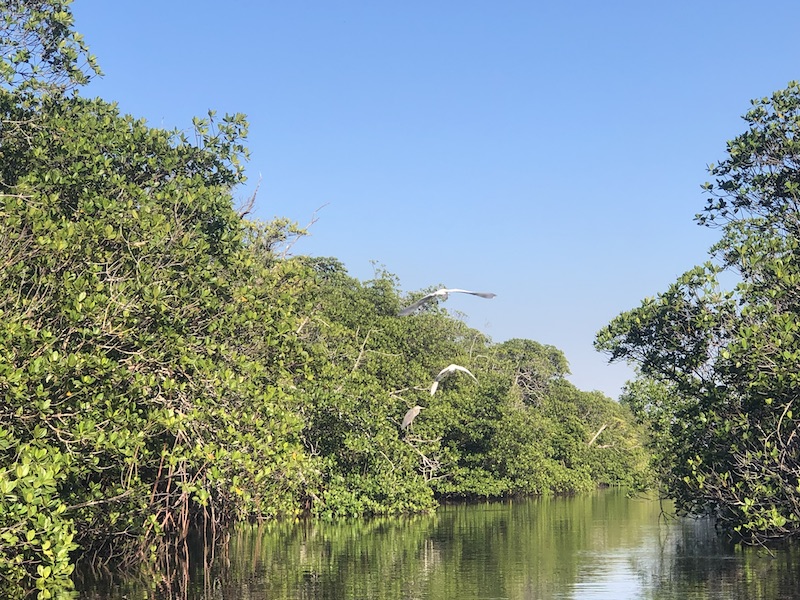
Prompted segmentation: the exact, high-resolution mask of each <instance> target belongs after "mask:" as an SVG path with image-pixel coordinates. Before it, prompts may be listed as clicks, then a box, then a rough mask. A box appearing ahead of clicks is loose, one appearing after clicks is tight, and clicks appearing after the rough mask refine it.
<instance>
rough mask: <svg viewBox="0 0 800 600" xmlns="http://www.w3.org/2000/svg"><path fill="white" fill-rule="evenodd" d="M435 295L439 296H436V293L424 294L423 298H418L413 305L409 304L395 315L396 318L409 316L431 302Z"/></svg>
mask: <svg viewBox="0 0 800 600" xmlns="http://www.w3.org/2000/svg"><path fill="white" fill-rule="evenodd" d="M437 295H440V294H438V291H437V292H433V293H431V294H426V295H425V296H423V297H422V298H420V299H419V300H417V301H416V302H414V303H413V304H409V305H408V306H406V307H405V308H404V309H403V310H401V311H400V312H399V313H397V316H398V317H405V316H406V315H410V314H411V313H413V312H414V311H415V310H417V309H418V308H419V307H420V306H422V305H423V304H425V303H426V302H429V301H430V300H431V298H433V297H434V296H437Z"/></svg>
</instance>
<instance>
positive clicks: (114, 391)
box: [0, 92, 307, 582]
mask: <svg viewBox="0 0 800 600" xmlns="http://www.w3.org/2000/svg"><path fill="white" fill-rule="evenodd" d="M0 107H2V112H1V113H0V118H1V119H2V120H3V123H4V124H8V125H9V126H8V127H5V126H4V127H3V128H2V135H3V138H2V143H0V154H2V162H1V164H2V166H0V173H1V175H0V181H1V182H2V192H3V196H2V199H1V200H0V201H1V203H0V226H1V227H2V229H3V232H4V235H3V237H2V239H1V240H0V254H2V256H3V259H2V262H0V317H2V318H1V320H0V357H1V358H0V391H1V392H2V394H3V396H4V397H5V401H4V402H3V404H2V405H0V422H2V423H5V424H8V425H7V427H8V428H9V429H8V439H10V440H13V442H11V443H9V444H8V445H7V446H6V447H5V448H2V449H0V454H2V455H4V459H3V461H2V464H15V462H16V463H18V462H20V461H22V460H24V458H25V456H26V455H25V454H24V453H23V450H24V449H25V448H27V447H28V446H33V445H34V444H36V454H35V456H36V457H37V461H38V463H37V465H40V467H39V466H37V468H41V469H42V470H43V473H45V474H49V475H47V476H45V475H38V474H37V475H36V476H37V477H38V478H39V479H36V480H31V481H30V482H27V480H25V479H24V478H22V476H18V477H17V480H19V483H16V484H14V485H16V486H17V488H16V489H17V491H18V492H19V491H21V490H23V489H24V490H26V493H28V491H27V490H29V489H30V490H32V491H30V494H32V493H34V492H35V493H36V494H38V496H37V497H41V501H40V504H41V507H42V508H41V510H40V514H42V515H44V516H42V517H41V518H40V517H39V516H37V515H36V514H33V515H29V516H28V517H26V519H29V520H30V519H39V520H37V521H36V524H37V527H39V528H40V529H41V531H39V530H38V529H34V528H31V529H29V530H30V531H37V533H36V537H35V538H34V539H33V541H31V540H30V539H27V540H26V539H25V538H24V537H20V536H19V535H17V534H16V533H14V532H16V531H17V529H18V528H19V527H22V526H23V525H24V523H25V520H20V519H19V518H18V517H15V516H14V515H15V514H16V512H15V511H16V510H17V508H16V507H17V506H18V504H17V503H16V502H15V501H11V500H9V497H8V496H7V497H6V499H5V501H4V502H6V504H4V505H2V509H3V512H2V515H1V516H0V519H2V522H3V523H5V525H4V526H5V527H8V528H9V529H8V532H9V534H8V535H9V536H10V537H8V539H6V544H5V545H3V546H2V547H0V552H2V553H3V555H4V559H6V561H5V562H7V564H9V565H11V566H10V567H9V568H10V569H12V571H11V572H10V573H9V575H8V577H9V578H16V579H19V578H20V577H22V571H20V570H19V569H16V567H15V566H14V565H17V564H18V563H19V561H20V560H21V561H22V565H24V568H25V572H26V573H27V574H28V576H29V577H30V576H33V575H37V576H38V579H37V582H38V581H39V580H40V579H41V578H42V577H45V576H44V575H41V573H39V572H38V568H39V567H40V566H41V567H42V569H47V571H46V572H47V577H50V578H57V577H62V576H63V575H64V571H63V569H61V565H60V563H56V562H55V560H51V559H50V558H49V556H48V555H47V554H46V553H44V551H39V553H38V554H34V550H35V548H39V546H36V547H35V548H34V545H35V544H38V543H39V541H40V540H41V541H45V540H47V541H49V543H50V546H49V552H51V553H53V554H54V556H57V557H58V560H61V559H63V557H64V556H65V555H66V554H68V553H69V552H70V551H71V550H72V549H73V548H74V547H75V546H74V544H75V543H76V542H77V543H78V544H80V546H81V548H82V549H83V551H84V552H83V555H84V557H87V558H89V559H91V558H92V557H94V558H96V559H98V560H109V559H112V558H113V559H115V560H122V561H124V562H132V561H139V560H150V559H151V557H152V558H153V559H155V558H157V557H160V556H163V553H164V551H165V549H166V548H168V547H172V546H174V545H175V544H179V543H181V542H182V540H183V539H185V536H186V535H187V532H188V530H189V529H190V528H191V527H193V526H200V527H210V528H212V529H213V530H216V531H219V529H220V527H221V526H223V525H225V524H226V523H229V522H232V521H233V520H236V519H241V518H249V517H262V518H263V517H275V516H279V515H287V514H289V515H291V514H295V513H296V512H297V511H298V510H299V504H300V503H299V498H300V496H301V493H302V488H303V468H304V465H305V462H306V454H305V452H304V449H303V447H302V445H301V440H300V437H299V433H300V431H301V429H302V426H303V424H302V420H301V418H300V416H299V415H298V414H297V413H296V412H295V408H296V400H295V399H294V398H292V397H291V396H290V391H291V389H292V388H293V387H296V385H297V384H298V383H299V382H300V381H302V380H304V379H305V378H306V377H307V373H306V367H305V365H304V362H303V361H304V357H305V353H304V351H303V350H302V348H301V346H300V344H299V343H298V342H297V341H296V340H295V339H294V338H293V336H291V335H289V333H290V332H292V331H295V330H296V329H297V327H298V325H299V323H298V322H297V317H296V314H297V305H296V299H295V298H296V296H297V295H298V294H299V293H300V291H301V290H302V287H303V285H304V284H303V281H304V275H305V274H306V270H305V267H303V266H302V265H300V264H299V263H296V262H292V261H282V262H276V261H275V260H274V257H273V256H271V255H270V254H269V253H268V252H265V251H264V250H263V249H264V243H261V241H260V240H261V239H262V237H263V235H264V231H265V230H269V228H268V227H267V228H264V227H259V226H257V225H255V224H254V225H253V226H246V224H245V223H243V222H242V220H241V219H240V218H239V217H238V215H237V214H236V212H235V211H234V210H233V208H232V199H231V195H230V191H229V188H230V186H232V185H233V184H235V183H236V182H238V181H240V180H241V169H240V164H239V163H238V157H239V155H240V154H241V152H240V149H241V143H240V141H239V140H238V139H237V136H238V135H239V134H241V133H242V132H243V131H244V129H245V126H246V124H245V123H244V122H243V121H242V119H241V117H238V116H234V117H226V118H225V119H223V122H222V124H221V125H220V126H219V127H216V126H213V124H209V125H208V129H207V130H205V131H203V130H201V131H199V132H198V142H199V144H191V143H189V142H188V141H187V140H185V139H183V138H181V137H180V136H179V135H177V134H174V133H170V132H166V131H163V130H158V129H151V128H149V127H147V126H146V125H145V124H144V123H143V122H142V121H137V120H134V119H132V118H130V117H127V116H122V115H120V114H119V113H118V111H117V109H116V107H115V106H114V105H112V104H107V103H105V102H103V101H100V100H85V99H81V98H77V97H74V98H67V97H65V96H43V97H42V98H41V99H40V100H39V101H38V102H36V103H35V104H30V103H28V102H26V103H20V102H19V96H16V95H14V94H11V93H6V92H2V93H1V94H0ZM19 122H24V123H25V127H17V126H16V125H15V124H16V123H19ZM198 126H199V127H205V125H203V123H201V122H198ZM267 243H268V242H267ZM256 248H261V251H259V252H256V251H255V249H256ZM41 452H44V454H42V455H41V456H39V455H40V453H41ZM37 473H38V471H37ZM43 478H46V479H47V481H48V482H51V483H49V484H48V485H43V484H41V482H40V481H39V480H40V479H43ZM17 480H13V481H17ZM4 485H5V484H4ZM8 485H11V483H9V484H8ZM45 518H46V519H49V521H43V520H42V519H45ZM73 534H74V538H73ZM9 540H11V541H9ZM73 540H74V541H73ZM31 548H34V549H31Z"/></svg>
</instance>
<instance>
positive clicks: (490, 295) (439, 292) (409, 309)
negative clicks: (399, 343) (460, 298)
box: [397, 288, 497, 317]
mask: <svg viewBox="0 0 800 600" xmlns="http://www.w3.org/2000/svg"><path fill="white" fill-rule="evenodd" d="M456 292H458V293H461V294H472V295H473V296H480V297H481V298H494V297H495V296H497V294H494V293H492V292H473V291H471V290H462V289H459V288H442V289H440V290H436V291H435V292H431V293H430V294H426V295H425V296H423V297H422V298H420V299H419V300H417V301H416V302H414V303H413V304H410V305H408V306H406V307H405V308H404V309H403V310H401V311H400V312H399V313H397V316H398V317H405V316H406V315H410V314H411V313H413V312H414V311H415V310H417V309H418V308H419V307H420V306H422V305H423V304H425V303H426V302H429V301H430V300H431V299H432V298H435V297H437V296H441V297H442V299H444V300H447V294H451V293H456Z"/></svg>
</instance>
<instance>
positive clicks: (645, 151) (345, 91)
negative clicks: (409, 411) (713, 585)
mask: <svg viewBox="0 0 800 600" xmlns="http://www.w3.org/2000/svg"><path fill="white" fill-rule="evenodd" d="M73 9H74V13H75V15H76V28H77V30H78V31H79V32H81V33H83V34H84V36H85V38H86V41H87V43H88V44H89V46H90V48H91V50H92V52H93V53H94V54H96V55H97V57H98V59H99V62H100V65H101V67H102V69H103V70H104V72H105V76H104V77H103V78H102V79H99V80H96V81H95V82H93V83H92V84H91V85H90V86H89V88H88V90H86V91H84V94H85V95H97V96H101V97H103V98H105V99H107V100H116V101H118V102H119V104H120V107H121V109H122V110H123V111H124V112H128V113H131V114H134V115H136V116H138V117H143V118H146V119H147V120H148V122H149V124H150V125H152V126H163V127H165V128H168V129H172V128H175V127H178V128H182V129H187V130H188V129H190V128H191V119H192V117H193V116H204V115H205V114H206V113H207V111H208V110H209V109H215V110H217V111H218V113H219V114H223V113H225V112H243V113H245V114H247V116H248V118H249V121H250V136H249V141H248V145H249V147H250V150H251V160H250V162H249V164H248V169H247V172H248V177H249V181H248V183H247V185H246V186H245V187H243V188H242V189H241V190H238V191H237V197H238V198H240V199H241V200H242V201H244V200H245V199H246V198H247V197H248V196H249V194H250V193H252V191H253V189H254V188H255V185H256V184H257V182H258V181H259V180H260V181H261V186H260V189H259V192H258V198H257V203H256V208H255V211H254V216H256V217H259V218H263V219H269V218H272V217H273V216H280V217H289V218H292V219H294V220H296V221H298V222H299V223H300V224H301V225H305V224H307V223H309V222H310V221H312V220H313V219H314V218H315V215H316V218H317V220H316V222H315V223H314V224H313V226H312V227H311V235H310V236H309V237H307V238H304V239H302V240H300V241H299V242H298V243H297V244H296V245H295V246H294V247H293V249H292V250H293V252H294V253H295V254H310V255H314V256H334V257H336V258H338V259H340V260H341V261H342V262H344V264H345V265H346V267H347V269H348V271H349V273H350V274H351V275H352V276H354V277H357V278H359V279H361V280H366V279H369V278H371V277H372V275H373V273H374V270H373V262H377V263H378V264H379V265H383V266H384V267H385V268H386V269H387V270H388V271H389V272H391V273H394V274H395V275H397V277H398V278H399V280H400V284H401V288H402V290H403V291H404V292H409V291H416V290H420V289H423V288H427V287H429V286H433V285H438V284H443V285H445V286H447V287H459V288H466V289H472V290H480V291H492V292H495V293H496V294H497V297H496V298H494V299H492V300H484V299H481V298H476V297H473V296H465V295H456V296H451V298H450V299H449V300H448V301H447V303H446V304H445V305H444V306H445V307H446V308H447V309H448V310H449V311H451V312H453V311H457V312H459V313H463V319H464V320H465V321H466V322H467V324H469V325H470V326H472V327H475V328H476V329H479V330H481V331H483V332H484V333H486V334H487V335H488V336H490V337H491V338H492V340H493V341H495V342H501V341H504V340H506V339H510V338H516V337H519V338H528V339H533V340H536V341H538V342H540V343H543V344H551V345H553V346H556V347H557V348H559V349H561V350H562V351H563V352H564V353H565V355H566V357H567V360H568V361H569V363H570V368H571V371H572V375H571V377H570V380H571V381H572V382H573V383H574V384H575V385H577V386H578V387H579V388H580V389H583V390H600V391H602V392H604V393H606V394H607V395H609V396H611V397H613V398H616V397H617V396H618V394H619V391H620V388H621V387H622V385H623V384H624V382H625V381H626V380H627V379H630V378H631V377H632V374H633V371H632V370H631V369H630V368H629V367H628V366H627V365H611V366H608V365H607V360H606V357H605V356H604V355H602V354H599V353H597V352H596V351H595V350H594V349H593V347H592V342H593V340H594V336H595V333H596V332H597V331H598V330H599V329H600V328H602V327H603V326H604V325H606V324H607V323H608V322H609V321H610V320H611V319H612V318H613V317H614V316H616V315H617V314H619V313H620V312H623V311H625V310H628V309H630V308H633V307H635V306H637V305H638V304H639V302H640V301H641V300H642V299H644V298H645V297H647V296H654V295H656V294H657V293H659V292H661V291H663V290H665V289H666V287H667V286H668V285H669V284H670V283H672V282H673V281H674V280H675V279H676V278H677V277H678V276H679V275H680V274H682V273H683V272H684V271H686V270H688V269H689V268H691V267H692V266H694V265H697V264H701V263H702V262H704V261H705V260H706V259H707V250H708V248H709V247H710V246H711V245H712V244H713V243H714V242H715V241H716V239H717V238H718V236H719V233H718V232H717V231H714V230H708V229H704V228H702V227H700V226H698V225H696V224H695V223H694V221H693V217H694V215H695V214H696V213H697V212H699V211H700V210H701V209H702V208H703V206H704V198H703V195H702V193H701V190H700V184H701V183H703V182H704V181H706V180H707V179H708V177H707V171H706V165H707V164H708V163H712V162H715V161H719V160H720V159H722V158H723V157H724V156H725V142H726V141H727V140H729V139H731V138H732V137H734V136H736V135H737V134H739V133H741V132H742V131H743V130H744V123H743V121H742V120H741V115H743V114H744V113H745V112H746V111H747V109H748V107H749V102H750V99H752V98H756V97H762V96H768V95H770V94H771V93H772V92H773V91H775V90H777V89H781V88H783V87H785V86H786V84H787V83H788V82H789V81H790V80H793V79H800V73H799V72H798V67H800V61H799V60H798V59H799V58H800V44H798V43H797V24H798V23H800V3H798V2H796V1H790V0H785V1H775V2H770V1H765V2H760V3H755V2H743V1H739V0H724V1H723V0H710V1H709V0H706V1H702V2H698V1H696V0H676V1H672V2H665V1H661V2H648V1H642V0H636V1H627V0H626V1H614V0H609V1H607V2H596V1H589V0H575V1H572V2H570V1H564V2H541V1H538V2H537V1H535V0H528V1H502V0H500V1H496V2H488V1H481V2H478V1H470V0H460V1H458V2H456V1H451V0H437V1H429V0H428V1H424V2H423V1H417V0H410V1H406V2H366V1H362V2H354V1H337V0H325V1H324V2H323V1H322V0H319V1H316V2H309V1H297V2H275V1H263V2H262V1H248V2H237V1H235V0H232V1H230V2H226V3H221V2H210V1H206V0H194V1H191V2H189V1H164V0H161V1H159V2H155V1H152V0H139V1H137V2H125V3H122V2H119V3H118V2H101V1H99V0H76V2H75V3H74V4H73ZM321 207H322V208H321ZM318 209H319V210H318Z"/></svg>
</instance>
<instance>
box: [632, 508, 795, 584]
mask: <svg viewBox="0 0 800 600" xmlns="http://www.w3.org/2000/svg"><path fill="white" fill-rule="evenodd" d="M659 531H660V534H661V535H660V544H659V546H658V547H657V548H653V549H652V551H651V552H647V551H642V552H641V553H639V554H635V555H634V557H635V558H634V559H633V561H632V562H633V566H634V568H635V569H636V571H637V573H638V574H639V577H640V579H641V580H642V582H643V587H644V588H645V589H646V590H648V593H647V595H646V596H643V597H646V598H652V599H654V600H657V599H661V598H663V599H677V598H692V599H698V600H699V599H706V598H708V599H720V600H723V599H724V600H739V599H741V600H759V599H764V600H776V599H781V598H787V599H788V598H792V599H794V598H796V594H797V592H798V591H800V548H798V547H797V546H789V545H786V546H784V547H782V548H775V549H774V551H768V550H766V549H763V548H755V547H742V546H740V545H737V544H734V543H732V542H730V541H729V540H728V539H727V538H726V537H724V536H722V535H720V534H719V533H718V532H717V530H716V529H715V527H714V524H713V521H711V520H710V519H706V518H703V519H691V518H670V517H664V520H662V522H661V523H660V528H659Z"/></svg>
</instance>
